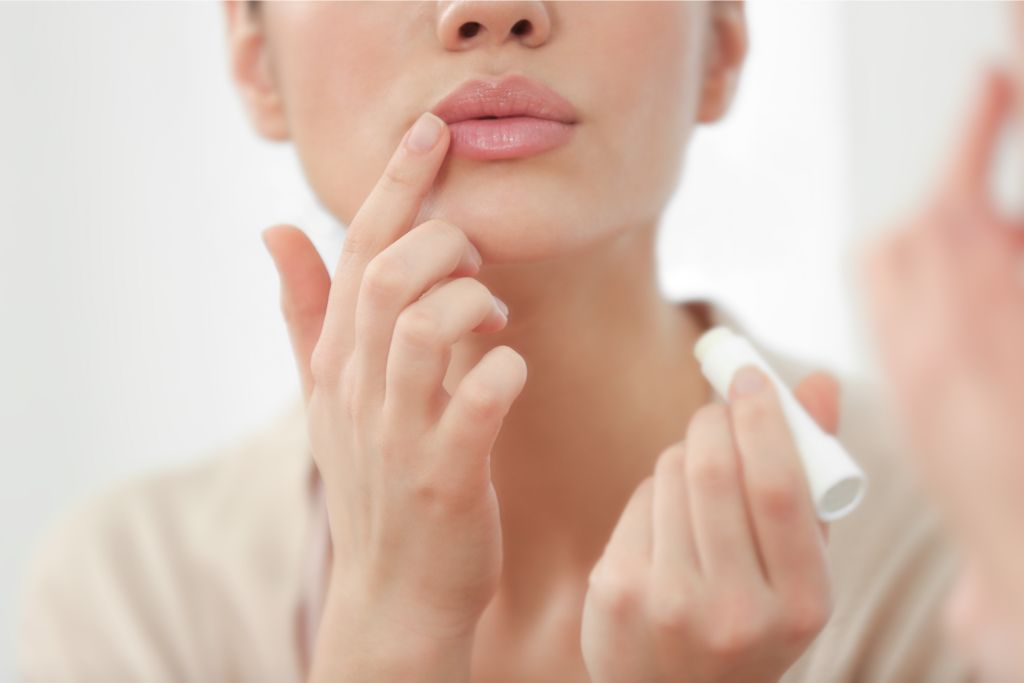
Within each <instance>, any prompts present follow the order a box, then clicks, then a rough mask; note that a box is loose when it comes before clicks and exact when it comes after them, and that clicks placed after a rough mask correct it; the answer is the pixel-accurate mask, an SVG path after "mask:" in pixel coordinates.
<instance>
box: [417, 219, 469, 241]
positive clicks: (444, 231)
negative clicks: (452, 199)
mask: <svg viewBox="0 0 1024 683" xmlns="http://www.w3.org/2000/svg"><path fill="white" fill-rule="evenodd" d="M420 227H421V228H422V229H423V230H425V231H428V232H430V233H431V235H432V236H434V237H435V238H436V239H438V240H442V241H444V242H445V243H451V244H457V245H460V246H462V245H465V244H466V243H467V242H468V241H469V238H467V237H466V233H464V232H463V231H462V230H461V229H460V228H459V227H458V226H456V225H454V224H452V223H449V222H448V221H445V220H442V219H440V218H431V219H430V220H428V221H427V222H425V223H422V224H421V226H420Z"/></svg>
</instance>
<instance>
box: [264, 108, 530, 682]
mask: <svg viewBox="0 0 1024 683" xmlns="http://www.w3.org/2000/svg"><path fill="white" fill-rule="evenodd" d="M418 124H420V125H422V126H423V128H420V126H414V127H413V128H412V129H411V131H410V133H408V134H407V135H406V137H405V139H403V142H402V143H401V144H400V145H399V147H398V149H397V150H396V152H395V153H394V155H393V156H392V158H391V159H390V161H389V163H388V165H387V168H386V169H385V171H384V173H383V175H382V176H381V178H380V179H379V180H378V182H377V184H376V186H375V187H374V188H373V190H372V191H371V193H370V194H369V196H368V197H367V198H366V200H365V202H364V203H363V205H362V206H361V208H360V209H359V211H358V212H357V214H356V216H355V217H354V218H353V220H352V221H351V224H350V225H349V228H348V232H347V235H346V238H345V242H344V247H343V250H342V254H341V257H340V259H339V262H338V264H337V266H336V270H335V273H334V278H333V282H332V280H331V278H330V277H329V276H328V274H327V271H326V269H325V268H324V265H323V262H322V261H321V259H320V257H319V255H318V254H317V252H316V250H315V248H314V247H313V245H312V244H311V243H310V241H309V240H308V238H307V237H306V236H305V235H304V234H303V233H302V232H301V231H299V230H298V229H296V228H293V227H290V226H275V227H273V228H270V229H268V230H266V231H264V233H263V237H264V241H265V243H266V245H267V248H268V250H269V251H270V253H271V255H272V257H273V258H274V262H275V265H276V266H277V269H278V271H279V274H280V277H281V307H282V310H283V313H284V317H285V319H286V321H287V325H288V330H289V336H290V339H291V343H292V347H293V350H294V352H295V356H296V363H297V365H298V368H299V371H300V374H301V377H302V385H303V392H304V396H305V399H306V415H307V422H308V429H309V438H310V445H311V448H312V451H313V456H314V459H315V461H316V465H317V468H318V469H319V472H320V476H321V478H322V480H323V485H324V492H325V494H326V496H325V497H326V501H327V510H328V517H329V520H330V528H331V540H332V543H333V548H332V550H333V558H334V559H333V565H332V568H331V585H330V589H329V592H328V597H327V604H326V605H325V606H324V617H323V620H322V622H321V626H320V631H319V633H318V636H317V645H316V654H315V655H314V663H313V679H314V680H315V679H317V678H318V677H319V675H322V676H323V677H324V679H325V680H326V679H328V678H333V679H334V680H346V681H354V680H363V679H362V678H361V676H365V677H366V680H374V681H377V680H384V679H385V678H383V677H382V671H381V669H380V668H375V667H377V664H381V665H382V666H383V667H384V668H388V667H393V668H391V669H390V670H391V671H392V672H393V673H394V674H395V675H396V676H397V675H401V676H402V677H403V680H414V679H413V678H412V677H411V674H413V673H415V674H418V675H419V676H420V678H419V679H418V680H431V677H430V675H429V673H428V671H427V669H428V668H429V667H428V666H427V664H426V662H424V661H423V660H422V659H418V658H417V655H416V654H414V653H416V652H422V655H423V657H430V656H432V655H433V656H439V657H440V658H441V659H444V658H445V656H448V658H449V659H452V658H454V661H453V663H452V666H454V667H455V668H458V669H460V673H459V674H458V675H464V674H465V673H466V672H467V671H468V668H466V667H468V649H469V647H471V642H472V635H473V631H474V629H475V626H476V622H477V621H478V619H479V617H480V614H481V613H482V612H483V610H484V608H485V607H486V606H487V604H488V602H489V601H490V599H491V597H492V596H493V594H494V591H495V590H496V588H497V582H498V577H499V575H500V571H501V526H500V521H499V513H498V501H497V498H496V496H495V491H494V488H493V486H492V483H491V479H490V452H491V448H492V446H493V444H494V441H495V439H496V437H497V435H498V431H499V430H500V428H501V425H502V422H503V420H504V417H505V415H506V414H507V412H508V411H509V409H510V407H511V405H512V403H513V401H514V400H515V399H516V397H518V395H519V393H520V392H521V391H522V389H523V386H524V383H525V381H526V364H525V362H524V360H523V358H522V357H521V356H520V355H519V354H518V353H516V352H515V351H514V350H512V349H511V348H509V347H507V346H497V347H495V348H493V349H491V350H490V351H489V352H488V353H487V354H485V355H484V356H483V358H482V359H481V360H480V361H479V363H478V364H477V365H476V366H474V367H473V368H472V369H471V370H470V371H469V372H468V374H466V375H465V376H464V378H463V379H462V381H461V383H460V384H459V385H458V387H457V388H456V389H455V390H454V391H453V393H452V395H449V394H448V393H447V391H446V390H445V388H444V386H443V383H442V382H443V380H444V378H445V375H446V372H447V370H448V365H449V361H450V357H451V347H452V345H454V344H455V343H456V342H457V341H459V340H460V339H461V338H462V337H464V336H465V335H467V334H468V333H470V332H493V331H497V330H500V329H502V328H503V327H504V326H505V323H506V322H507V318H506V317H505V314H503V313H502V311H501V308H500V307H499V304H498V303H497V302H496V300H495V298H494V297H492V295H491V293H490V291H489V290H488V289H487V288H486V287H485V286H484V285H483V284H482V283H481V282H480V281H479V280H476V279H474V278H473V277H472V276H473V275H475V274H476V273H477V272H479V269H480V265H481V263H480V255H479V252H477V250H476V249H475V248H474V247H473V245H472V244H471V243H470V242H469V240H468V239H467V237H466V235H465V234H464V233H463V232H462V230H460V229H459V228H457V227H455V226H453V225H451V224H449V223H445V222H443V221H440V220H428V221H426V222H424V223H421V224H419V225H417V226H415V227H412V223H413V222H414V221H415V219H416V217H417V215H418V213H419V210H420V205H421V203H422V201H423V199H424V197H425V196H426V194H427V192H428V191H429V189H430V187H431V185H432V184H433V181H434V178H435V175H436V173H437V170H438V168H439V167H440V165H441V163H442V161H443V160H444V157H445V154H446V151H447V149H448V145H449V142H450V133H449V131H448V129H447V126H445V124H444V122H443V121H441V120H440V119H439V118H437V117H436V116H433V115H432V114H424V115H423V116H421V118H420V120H419V121H418ZM431 126H434V128H433V130H434V131H435V132H436V138H435V139H434V141H433V142H432V143H431V142H430V134H429V133H430V130H431ZM417 140H420V141H425V145H424V146H425V149H424V148H422V147H423V146H421V149H416V148H415V147H414V146H413V145H411V144H409V143H410V141H417ZM410 228H411V229H410ZM446 644H451V646H452V647H453V648H455V649H456V650H459V649H461V650H462V651H461V652H460V654H458V655H453V654H452V653H450V652H449V653H447V655H445V654H443V653H442V651H443V650H445V648H446ZM463 655H465V656H463ZM403 665H404V666H406V667H408V669H404V668H402V666H403ZM318 674H319V675H318ZM438 675H439V677H443V678H445V680H454V679H455V678H456V677H457V675H456V674H455V673H453V672H452V671H448V672H447V673H445V674H441V673H439V674H438Z"/></svg>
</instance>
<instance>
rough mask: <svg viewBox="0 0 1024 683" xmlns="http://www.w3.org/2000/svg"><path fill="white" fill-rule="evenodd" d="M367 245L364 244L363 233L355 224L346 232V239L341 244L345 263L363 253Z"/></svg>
mask: <svg viewBox="0 0 1024 683" xmlns="http://www.w3.org/2000/svg"><path fill="white" fill-rule="evenodd" d="M366 246H367V245H366V244H365V243H364V238H363V237H362V233H361V232H360V231H359V230H358V229H357V227H356V226H355V225H354V224H353V225H352V226H350V227H349V229H348V230H347V231H346V232H345V239H344V241H342V243H341V257H342V260H343V261H348V260H349V259H350V258H352V257H353V256H355V255H356V254H358V253H362V252H363V251H364V248H365V247H366Z"/></svg>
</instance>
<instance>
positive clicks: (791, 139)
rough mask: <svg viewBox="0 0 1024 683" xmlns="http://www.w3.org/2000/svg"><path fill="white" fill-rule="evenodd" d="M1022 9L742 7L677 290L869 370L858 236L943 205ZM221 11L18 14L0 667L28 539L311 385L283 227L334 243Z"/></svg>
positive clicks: (0, 168)
mask: <svg viewBox="0 0 1024 683" xmlns="http://www.w3.org/2000/svg"><path fill="white" fill-rule="evenodd" d="M1008 11H1009V8H1008V7H1005V6H1001V5H981V4H972V3H963V4H870V5H840V4H810V3H809V4H775V3H767V4H766V3H752V4H751V5H750V6H749V7H748V14H749V17H750V26H751V52H750V55H749V61H748V68H747V70H746V72H745V74H744V76H743V82H742V85H741V89H740V96H739V99H738V101H737V106H736V108H735V109H734V111H733V112H732V114H731V115H730V116H729V118H728V119H727V120H726V121H725V122H723V123H722V124H719V125H717V126H715V127H714V128H710V129H707V130H705V131H702V132H700V133H699V134H698V136H697V138H696V139H695V141H694V144H693V147H692V150H691V154H690V156H689V158H688V161H687V172H686V173H685V174H684V183H683V185H684V189H683V190H682V191H681V192H680V193H679V194H678V196H677V197H676V198H675V200H674V201H673V202H672V204H671V206H670V207H669V210H668V212H667V213H666V216H665V222H664V227H663V230H664V232H663V240H662V243H661V252H660V256H661V258H662V262H663V265H664V271H663V274H664V280H663V282H664V284H665V287H666V289H667V291H669V292H671V293H678V292H684V291H702V292H709V293H712V294H714V295H716V296H720V297H723V298H725V299H726V300H727V301H728V302H730V303H731V304H732V305H733V306H734V307H735V309H736V310H737V311H738V312H739V313H740V314H741V317H743V318H744V319H745V320H746V321H747V323H748V324H749V325H750V326H751V327H753V328H754V330H755V331H756V332H757V334H758V335H759V336H760V337H761V338H762V339H764V340H766V341H768V342H770V343H772V344H774V345H776V346H777V347H779V348H781V349H785V350H789V351H790V352H792V353H795V354H797V355H800V356H803V357H806V358H809V359H812V360H814V361H817V362H820V363H822V364H824V365H827V366H829V367H831V368H833V369H836V370H839V371H841V372H850V373H853V372H862V371H864V369H865V368H866V367H867V365H868V363H867V358H866V355H865V353H864V348H865V346H864V339H863V336H864V335H863V333H862V331H861V329H860V325H859V320H858V314H857V312H856V311H857V309H856V306H855V301H856V297H855V291H854V290H852V289H851V286H850V283H851V275H852V274H853V270H852V263H851V258H850V257H851V252H850V245H851V244H853V243H854V242H855V240H856V239H857V238H859V236H861V235H864V234H866V233H871V232H872V231H877V230H879V229H880V228H881V227H882V226H883V225H885V224H886V223H887V221H890V220H891V219H892V218H893V216H894V215H896V214H897V213H898V212H899V211H901V210H903V209H904V208H906V207H908V206H912V205H913V202H914V201H915V199H916V198H918V197H920V195H921V194H922V193H923V192H924V191H925V189H926V188H927V185H928V181H929V180H930V179H931V178H933V177H934V175H935V173H936V169H937V166H936V165H937V164H939V163H941V161H942V160H943V159H944V158H945V156H948V154H946V152H947V151H948V148H949V143H950V138H949V136H950V135H951V134H953V132H954V131H955V130H956V128H957V127H958V124H959V122H960V121H961V120H962V119H963V115H964V113H965V111H966V110H967V109H968V102H967V100H968V98H969V97H970V96H971V95H972V93H973V92H974V85H975V82H976V80H977V79H976V78H975V77H976V76H977V68H978V66H979V65H980V64H982V63H983V62H984V61H985V60H987V59H989V58H990V57H992V56H994V55H996V54H999V53H1000V51H1001V50H1002V49H1004V48H1003V45H1004V43H1005V42H1006V41H1007V38H1008V35H1009V17H1008ZM223 32H224V24H223V17H222V9H221V7H219V6H218V5H214V4H72V5H51V4H2V5H0V45H2V46H3V47H2V50H3V58H2V59H0V321H2V322H0V326H2V327H0V340H2V341H0V457H2V463H3V471H4V473H5V474H4V476H3V477H0V539H2V544H0V680H7V679H10V678H13V674H11V675H9V676H8V675H5V674H6V673H7V672H10V671H13V625H14V615H15V613H16V609H17V606H18V585H19V582H20V581H21V576H22V572H23V570H24V566H25V561H26V559H27V557H28V555H29V552H30V550H31V547H32V543H33V541H34V539H36V538H37V537H38V535H39V534H40V533H41V532H42V531H43V529H44V528H45V527H46V526H47V525H48V524H51V523H52V522H53V521H54V520H55V519H56V518H57V517H58V516H59V515H60V514H62V513H64V512H66V511H67V510H69V509H70V507H71V506H72V505H73V504H74V503H75V501H77V500H80V499H81V498H82V497H84V496H88V495H94V494H96V493H98V492H100V491H101V490H102V489H103V488H105V487H107V486H110V485H111V484H113V483H114V482H116V481H120V480H123V479H124V478H126V477H128V476H131V475H134V474H137V473H141V472H146V471H152V470H154V469H156V468H160V467H164V466H169V465H173V464H177V463H185V462H189V461H191V460H193V459H195V458H197V457H202V456H203V455H205V454H207V453H209V452H212V451H213V450H216V449H217V448H219V447H220V446H222V445H223V444H226V443H228V442H230V441H232V440H234V439H235V438H237V437H238V436H240V435H241V434H243V433H245V432H247V431H248V430H250V429H252V428H254V427H256V426H257V425H259V424H261V423H262V422H264V421H265V420H266V419H268V417H270V416H271V415H273V414H274V413H275V412H276V411H277V410H278V409H279V408H280V407H281V406H282V405H283V404H284V402H285V401H286V400H287V399H289V398H291V397H292V396H294V395H295V392H297V391H298V388H297V384H296V380H295V376H294V370H293V367H292V360H291V352H290V348H289V346H288V341H287V336H286V333H285V330H284V327H283V325H282V323H281V322H280V319H279V313H278V293H277V276H276V273H275V271H274V269H273V266H272V263H271V261H270V259H269V257H268V256H267V254H266V253H265V251H264V248H263V245H262V243H261V241H260V239H259V231H260V230H261V229H262V228H264V227H266V226H268V225H270V224H272V223H276V222H281V221H288V222H294V223H296V224H299V225H301V226H303V227H305V228H306V229H307V230H308V231H310V232H311V233H312V235H313V237H314V239H315V240H316V241H317V243H318V246H320V247H321V249H322V251H323V252H324V255H325V256H326V257H327V258H329V259H330V258H331V254H335V253H336V250H337V245H338V243H339V238H340V234H341V233H340V231H339V229H338V228H337V227H336V226H335V225H334V224H333V223H332V221H331V220H330V218H329V217H327V216H325V215H324V214H323V213H321V212H320V211H319V210H318V209H317V207H316V206H315V203H314V202H313V199H312V197H311V195H310V194H309V192H308V190H307V189H306V188H305V184H304V181H303V178H302V176H301V172H300V171H299V169H298V166H297V163H296V160H295V158H294V156H293V155H292V153H291V151H290V149H289V148H288V147H287V146H280V145H272V144H268V143H264V142H261V141H259V140H257V139H256V137H255V136H254V134H253V133H252V132H251V130H250V128H249V125H248V122H247V121H246V119H245V117H244V114H243V112H242V110H241V107H240V105H239V103H238V101H237V97H236V95H235V92H234V91H233V90H232V86H231V84H230V82H229V78H228V73H227V66H226V61H225V46H224V41H223Z"/></svg>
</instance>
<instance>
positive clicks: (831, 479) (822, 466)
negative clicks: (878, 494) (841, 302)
mask: <svg viewBox="0 0 1024 683" xmlns="http://www.w3.org/2000/svg"><path fill="white" fill-rule="evenodd" d="M693 353H694V355H695V356H696V357H697V360H698V361H699V362H700V367H701V371H702V372H703V373H704V376H705V377H706V378H707V379H708V381H709V382H710V383H711V386H713V387H714V388H715V391H717V392H718V393H719V394H720V395H721V396H722V397H723V398H725V399H728V396H729V385H730V384H731V383H732V377H733V375H734V374H735V373H736V371H737V370H739V369H740V368H741V367H743V366H744V365H754V366H756V367H758V368H760V369H761V370H762V371H764V373H765V374H766V375H768V377H769V379H770V381H771V382H772V384H774V385H775V388H776V390H777V392H778V395H779V400H780V403H781V404H782V411H783V414H784V415H785V418H786V422H787V423H788V425H789V430H790V433H791V434H792V435H793V440H794V442H795V443H796V448H797V452H798V453H799V455H800V462H801V463H802V464H803V468H804V473H805V474H806V475H807V483H808V484H809V485H810V489H811V498H812V500H813V501H814V507H815V509H816V510H817V513H818V519H820V520H822V521H824V522H832V521H835V520H837V519H839V518H840V517H844V516H845V515H847V514H848V513H849V512H851V511H852V510H853V509H854V508H855V507H857V505H858V504H859V503H860V501H861V499H862V498H863V497H864V491H865V490H866V488H867V477H866V476H865V474H864V472H863V470H861V468H860V467H859V466H858V465H857V463H856V462H854V461H853V458H851V457H850V455H849V454H848V453H847V452H846V449H844V448H843V445H842V444H841V443H839V440H838V439H836V438H835V437H834V436H832V435H831V434H829V433H827V432H825V431H823V430H822V429H821V428H820V427H819V426H818V424H817V423H816V422H815V421H814V418H812V417H811V416H810V414H808V413H807V411H806V410H804V408H803V406H801V405H800V403H799V402H798V401H797V400H796V397H795V396H794V395H793V393H792V392H791V391H790V390H789V387H787V386H786V385H785V384H784V383H783V382H782V380H781V379H779V376H778V375H777V374H775V371H774V370H772V369H771V368H770V367H769V366H768V363H766V362H765V360H764V358H762V357H761V355H760V354H759V353H758V352H757V350H756V349H755V348H754V347H753V346H752V345H751V343H750V342H749V341H747V340H746V339H745V338H743V337H742V336H740V335H738V334H736V333H735V332H733V331H732V330H730V329H729V328H727V327H721V326H720V327H715V328H712V329H710V330H708V331H707V332H705V333H704V334H703V335H702V336H701V338H700V339H698V340H697V344H696V345H695V346H694V349H693Z"/></svg>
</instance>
